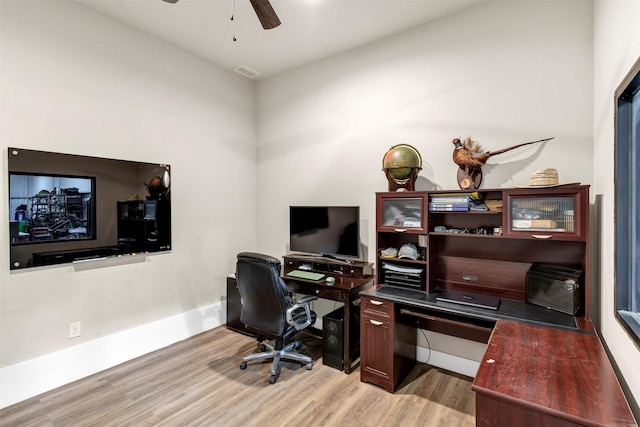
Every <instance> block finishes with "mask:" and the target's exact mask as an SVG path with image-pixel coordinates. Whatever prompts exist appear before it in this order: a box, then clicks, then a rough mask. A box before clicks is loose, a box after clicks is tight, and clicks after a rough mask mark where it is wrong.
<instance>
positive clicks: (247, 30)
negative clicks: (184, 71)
mask: <svg viewBox="0 0 640 427" xmlns="http://www.w3.org/2000/svg"><path fill="white" fill-rule="evenodd" d="M73 1H75V2H76V3H79V4H82V5H84V6H86V7H88V8H90V9H92V10H94V11H96V12H99V13H101V14H103V15H105V16H108V17H110V18H113V19H115V20H117V21H120V22H122V23H125V24H127V25H129V26H131V27H134V28H137V29H139V30H141V31H143V32H145V33H147V34H149V35H151V36H153V37H156V38H158V39H161V40H164V41H165V42H167V43H170V44H172V45H174V46H176V47H179V48H181V49H183V50H185V51H188V52H191V53H193V54H195V55H197V56H199V57H201V58H204V59H206V60H208V61H211V62H213V63H215V64H218V65H219V66H221V67H223V68H225V69H229V70H233V69H235V68H236V67H239V66H245V67H249V68H251V69H253V70H256V71H258V72H260V73H261V75H260V76H258V77H256V79H260V78H264V77H268V76H272V75H274V74H278V73H280V72H282V71H285V70H288V69H291V68H295V67H298V66H301V65H304V64H309V63H312V62H315V61H318V60H320V59H322V58H326V57H328V56H331V55H335V54H337V53H341V52H345V51H347V50H349V49H352V48H355V47H357V46H361V45H364V44H366V43H369V42H372V41H375V40H379V39H382V38H384V37H387V36H390V35H392V34H395V33H399V32H401V31H404V30H407V29H409V28H412V27H416V26H418V25H421V24H423V23H425V22H428V21H431V20H434V19H437V18H439V17H442V16H444V15H447V14H450V13H453V12H456V11H459V10H461V9H464V8H467V7H472V6H474V5H476V4H478V3H482V2H484V1H487V0H271V5H272V6H273V8H274V10H275V11H276V13H277V14H278V16H279V18H280V20H281V21H282V25H280V26H279V27H277V28H274V29H271V30H263V29H262V26H261V25H260V22H259V21H258V18H257V17H256V15H255V13H254V12H253V9H252V8H251V4H250V3H249V0H179V1H178V2H177V3H175V4H171V3H166V2H164V1H162V0H73ZM234 7H235V14H234V16H235V19H234V20H233V21H232V20H231V19H230V17H231V15H232V13H233V10H234ZM234 35H235V37H236V39H237V40H236V41H233V38H234Z"/></svg>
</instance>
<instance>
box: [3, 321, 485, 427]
mask: <svg viewBox="0 0 640 427" xmlns="http://www.w3.org/2000/svg"><path fill="white" fill-rule="evenodd" d="M256 348H257V346H256V342H255V340H254V339H253V338H251V337H248V336H245V335H242V334H239V333H236V332H233V331H231V330H229V329H227V328H226V327H225V326H221V327H218V328H215V329H212V330H210V331H207V332H204V333H202V334H199V335H197V336H194V337H192V338H190V339H188V340H185V341H181V342H179V343H176V344H174V345H171V346H169V347H167V348H164V349H161V350H158V351H156V352H153V353H150V354H147V355H145V356H142V357H140V358H137V359H134V360H131V361H129V362H126V363H123V364H121V365H119V366H116V367H114V368H111V369H108V370H106V371H103V372H100V373H98V374H95V375H92V376H90V377H87V378H83V379H81V380H79V381H76V382H74V383H71V384H68V385H65V386H63V387H59V388H57V389H55V390H51V391H49V392H47V393H44V394H42V395H39V396H36V397H33V398H31V399H28V400H25V401H23V402H20V403H18V404H15V405H13V406H10V407H8V408H5V409H3V410H0V425H3V426H22V425H29V426H47V427H59V426H78V425H100V426H111V425H114V426H115V425H117V426H124V425H135V426H190V425H206V426H224V427H227V426H243V427H246V426H265V425H270V426H279V425H283V426H284V425H298V424H304V425H305V426H311V427H313V426H340V427H342V426H347V427H349V426H358V427H379V426H381V425H384V426H403V427H404V426H452V427H453V426H455V427H459V426H474V425H475V403H474V402H475V400H474V399H475V397H474V393H473V392H472V391H471V381H472V380H471V378H468V377H464V376H460V375H457V374H454V373H451V372H448V371H445V370H441V369H438V368H435V367H430V366H428V365H418V366H417V367H416V368H415V369H414V370H413V371H412V372H411V374H410V375H409V377H408V378H407V380H406V381H405V382H404V383H403V384H402V385H401V386H400V388H399V389H398V390H397V391H396V394H390V393H387V392H386V391H385V390H384V389H382V388H380V387H376V386H374V385H371V384H367V383H362V382H360V372H359V370H358V369H356V370H355V372H353V373H351V374H350V375H346V374H345V373H344V372H342V371H339V370H337V369H334V368H332V367H330V366H327V365H323V364H322V358H321V353H322V348H321V345H320V341H319V340H318V339H317V338H314V337H310V336H305V337H303V349H302V351H303V352H305V353H307V354H310V355H312V356H313V357H314V359H315V361H314V367H313V369H312V370H310V371H309V370H307V369H306V368H305V367H304V366H302V365H300V366H299V367H296V366H295V365H294V364H293V363H287V364H286V366H284V367H283V368H282V372H281V374H280V378H279V379H278V381H277V382H276V383H275V384H269V383H268V376H269V367H270V363H268V362H265V363H257V364H253V365H251V364H250V365H249V366H248V368H247V369H246V370H241V369H240V368H239V366H240V362H241V359H242V357H243V356H245V355H247V354H250V353H252V352H253V351H255V350H256Z"/></svg>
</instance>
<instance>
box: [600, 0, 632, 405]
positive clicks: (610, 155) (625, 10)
mask: <svg viewBox="0 0 640 427" xmlns="http://www.w3.org/2000/svg"><path fill="white" fill-rule="evenodd" d="M639 17H640V1H637V0H606V1H605V0H597V1H596V2H595V3H594V63H595V66H594V119H593V129H594V130H593V132H594V164H593V194H594V195H596V194H597V195H601V197H602V205H601V206H600V212H601V218H600V223H599V228H600V235H598V236H597V238H598V239H599V240H600V242H601V246H600V248H599V251H598V253H597V261H598V263H599V270H600V277H599V278H596V279H597V280H599V282H600V286H601V289H600V295H601V299H600V302H599V305H600V310H601V313H600V316H601V319H600V323H601V333H602V338H603V339H604V341H605V342H606V345H607V346H608V348H609V350H610V351H611V354H612V355H613V357H614V359H615V362H616V364H617V365H618V367H619V369H620V371H621V372H622V374H623V375H624V378H625V381H626V383H627V385H628V387H629V389H630V391H631V392H632V393H633V396H634V398H635V401H636V403H637V404H640V375H639V374H638V360H640V349H639V348H638V346H636V345H634V343H633V341H632V340H631V338H630V337H629V336H628V335H627V333H626V332H625V331H624V329H623V328H622V327H621V326H620V324H619V323H618V321H617V320H616V319H615V317H614V304H615V299H614V284H615V274H614V273H615V272H614V267H615V258H614V255H615V254H614V253H615V241H614V235H615V232H614V231H615V230H614V197H615V185H614V105H615V104H614V93H615V90H616V88H617V87H618V85H619V84H620V82H621V81H622V79H624V77H625V76H626V75H627V73H628V72H629V70H630V69H631V67H632V66H633V64H634V63H635V62H636V61H637V60H638V58H640V25H638V18H639Z"/></svg>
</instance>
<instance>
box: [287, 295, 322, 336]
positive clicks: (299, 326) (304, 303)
mask: <svg viewBox="0 0 640 427" xmlns="http://www.w3.org/2000/svg"><path fill="white" fill-rule="evenodd" d="M316 299H318V297H316V296H313V295H307V296H304V297H302V298H301V299H300V300H299V301H297V302H296V303H295V304H294V305H292V306H291V307H289V309H288V310H287V323H288V324H290V325H291V326H293V327H294V328H295V329H296V330H297V331H301V330H303V329H306V328H308V327H309V326H311V319H312V316H311V301H313V300H316ZM300 308H302V309H304V314H305V315H304V321H303V322H299V321H296V319H294V318H293V313H294V312H295V311H296V310H298V309H300Z"/></svg>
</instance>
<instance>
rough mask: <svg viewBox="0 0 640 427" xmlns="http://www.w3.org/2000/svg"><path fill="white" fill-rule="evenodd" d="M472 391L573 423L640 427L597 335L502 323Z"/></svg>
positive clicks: (491, 341)
mask: <svg viewBox="0 0 640 427" xmlns="http://www.w3.org/2000/svg"><path fill="white" fill-rule="evenodd" d="M513 355H518V357H513ZM472 389H473V390H474V391H476V392H478V393H483V394H486V395H491V396H493V397H496V398H501V399H505V400H510V401H513V402H516V403H519V404H521V405H524V406H530V407H531V406H535V407H536V408H537V409H538V410H540V411H542V412H546V413H548V414H550V415H553V416H558V417H560V418H563V419H566V420H569V421H573V422H578V423H585V421H587V423H586V424H587V425H594V426H600V425H602V426H636V425H637V424H636V423H635V420H634V419H633V416H632V414H631V411H630V409H629V406H628V404H627V401H626V400H625V397H624V395H623V394H622V392H621V389H620V386H619V384H618V380H617V379H616V376H615V374H614V372H613V369H612V368H611V365H610V363H609V360H608V359H607V355H606V353H605V351H604V348H603V347H602V344H601V343H600V340H599V338H598V337H597V336H596V335H595V334H594V333H589V332H584V331H566V330H558V329H554V328H545V327H541V326H537V325H531V324H526V323H520V322H512V321H505V320H498V322H497V324H496V326H495V328H494V329H493V333H492V335H491V339H490V340H489V344H488V347H487V351H486V353H485V356H484V359H483V360H482V362H481V364H480V368H479V369H478V373H477V374H476V377H475V379H474V381H473V386H472Z"/></svg>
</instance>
